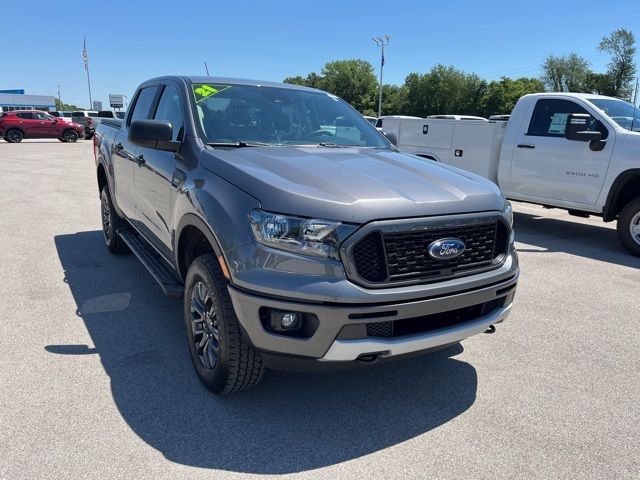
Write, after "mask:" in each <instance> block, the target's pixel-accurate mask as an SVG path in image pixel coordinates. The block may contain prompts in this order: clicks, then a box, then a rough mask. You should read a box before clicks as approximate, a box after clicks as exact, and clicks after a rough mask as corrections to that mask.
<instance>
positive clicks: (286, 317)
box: [280, 312, 300, 328]
mask: <svg viewBox="0 0 640 480" xmlns="http://www.w3.org/2000/svg"><path fill="white" fill-rule="evenodd" d="M299 321H300V314H298V313H293V312H288V313H283V314H282V317H280V325H282V328H296V327H297V326H298V323H299Z"/></svg>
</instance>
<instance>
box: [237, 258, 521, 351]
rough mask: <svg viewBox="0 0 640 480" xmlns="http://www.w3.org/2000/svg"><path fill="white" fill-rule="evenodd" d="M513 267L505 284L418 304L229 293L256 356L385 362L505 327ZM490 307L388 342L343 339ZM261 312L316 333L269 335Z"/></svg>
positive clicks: (488, 279)
mask: <svg viewBox="0 0 640 480" xmlns="http://www.w3.org/2000/svg"><path fill="white" fill-rule="evenodd" d="M513 263H514V265H513V266H512V267H511V268H510V269H509V270H510V272H509V276H508V277H506V278H505V277H504V276H502V277H501V276H497V277H496V276H491V275H485V276H484V277H485V278H484V280H485V281H484V285H483V286H479V287H478V286H474V287H473V288H471V289H461V290H460V289H459V290H457V291H455V290H454V289H453V290H449V292H447V293H442V292H440V293H438V294H435V295H434V294H433V292H431V294H430V295H428V296H427V294H426V295H425V296H423V297H422V298H411V299H408V300H404V301H393V302H385V303H369V304H366V303H362V302H353V303H351V302H350V303H334V302H310V301H299V300H296V299H292V298H281V297H273V296H269V295H265V294H264V293H256V292H251V291H247V290H245V289H240V288H237V287H234V286H230V287H229V293H230V295H231V300H232V302H233V306H234V308H235V311H236V314H237V316H238V319H239V322H240V324H241V326H242V329H243V331H244V333H245V335H246V337H247V338H248V339H249V341H250V342H251V343H252V344H253V345H254V347H255V348H257V349H258V350H261V351H264V352H268V353H270V354H276V355H280V356H282V355H285V356H293V357H300V358H301V359H302V358H306V359H314V360H316V361H318V362H327V363H339V362H351V361H354V360H357V359H358V358H359V357H361V356H363V355H367V354H374V353H375V354H376V355H377V356H380V357H383V358H385V357H392V356H396V355H404V354H408V353H413V352H418V351H422V350H430V349H433V348H437V347H439V346H443V345H447V344H450V343H455V342H458V341H460V340H463V339H464V338H467V337H469V336H471V335H475V334H477V333H480V332H482V331H484V330H486V329H487V328H488V326H489V325H491V324H493V323H498V322H501V321H503V320H504V319H505V318H506V317H507V316H508V315H509V312H510V310H511V304H512V301H513V296H514V294H515V290H516V285H517V281H518V275H519V270H518V267H517V260H515V259H514V260H513ZM501 300H503V301H501ZM493 301H497V303H496V304H497V305H498V304H499V306H497V307H496V308H494V309H492V310H491V311H487V312H485V311H484V310H482V314H480V315H478V316H476V317H474V318H469V319H468V321H464V322H462V323H457V324H455V325H452V326H447V327H444V328H440V329H436V330H430V331H427V332H424V333H417V334H413V335H405V336H397V337H392V338H379V337H368V336H367V335H366V334H365V335H364V338H362V336H360V337H358V338H352V337H353V335H351V336H350V335H345V332H347V331H353V329H354V328H355V329H356V330H358V331H359V332H362V331H363V329H362V325H366V324H373V323H378V322H395V321H398V320H405V319H414V318H420V317H424V316H428V315H435V314H440V313H442V314H444V313H446V312H451V311H453V310H458V309H464V308H466V307H474V306H478V305H481V304H485V303H487V304H488V303H489V302H493ZM261 308H271V309H277V310H286V311H296V312H303V313H305V314H311V315H314V316H315V317H317V319H318V324H317V329H316V330H315V332H314V333H313V335H311V336H310V337H309V338H295V337H290V336H285V335H283V334H280V333H272V332H270V331H268V330H267V329H265V327H264V326H263V323H262V322H261V321H260V309H261ZM353 326H355V327H353ZM345 327H347V328H346V329H345ZM343 329H344V330H343ZM356 337H357V335H356Z"/></svg>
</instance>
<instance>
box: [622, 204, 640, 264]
mask: <svg viewBox="0 0 640 480" xmlns="http://www.w3.org/2000/svg"><path fill="white" fill-rule="evenodd" d="M618 237H619V238H620V242H621V243H622V245H623V246H624V248H626V249H627V250H628V251H629V253H631V254H632V255H634V256H636V257H640V198H636V199H635V200H633V201H632V202H630V203H629V204H628V205H627V206H626V207H624V208H623V209H622V212H620V217H618Z"/></svg>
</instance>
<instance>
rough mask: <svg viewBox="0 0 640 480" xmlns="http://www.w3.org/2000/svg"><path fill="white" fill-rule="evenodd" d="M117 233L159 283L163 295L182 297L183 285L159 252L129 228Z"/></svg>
mask: <svg viewBox="0 0 640 480" xmlns="http://www.w3.org/2000/svg"><path fill="white" fill-rule="evenodd" d="M118 235H119V236H120V238H121V239H122V241H123V242H124V243H126V244H127V246H128V247H129V248H130V249H131V251H132V252H133V254H134V255H135V256H136V257H138V260H140V262H142V265H144V267H145V268H146V269H147V270H148V271H149V273H150V274H151V276H152V277H153V278H154V279H155V280H156V282H158V284H160V288H162V291H163V292H164V294H165V295H167V296H168V297H173V298H182V296H183V295H184V285H183V284H182V282H180V281H179V280H178V279H177V278H176V276H175V275H174V274H173V272H172V271H171V269H169V267H168V266H167V264H166V263H165V262H164V260H163V259H162V257H161V256H160V254H159V253H158V252H156V251H155V250H154V249H153V247H152V246H151V245H149V244H148V243H147V241H146V240H144V239H143V238H141V237H140V235H138V233H137V232H135V231H134V230H133V229H131V228H125V229H123V230H118Z"/></svg>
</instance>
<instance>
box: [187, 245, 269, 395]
mask: <svg viewBox="0 0 640 480" xmlns="http://www.w3.org/2000/svg"><path fill="white" fill-rule="evenodd" d="M184 319H185V327H186V330H187V339H188V342H189V352H190V353H191V360H192V361H193V366H194V367H195V369H196V373H197V374H198V378H199V379H200V381H201V382H202V383H203V384H204V386H205V387H207V388H208V389H209V390H211V391H212V392H213V393H216V394H222V395H226V394H229V393H234V392H239V391H242V390H246V389H247V388H250V387H252V386H254V385H255V384H257V383H258V382H259V381H260V380H261V379H262V376H263V374H264V366H263V365H262V358H261V356H260V353H259V352H257V351H256V350H255V349H254V348H253V347H252V346H251V345H250V344H249V343H248V342H247V341H246V340H245V339H244V338H243V336H242V332H241V330H240V325H239V323H238V318H237V317H236V314H235V311H234V309H233V304H232V303H231V298H230V297H229V292H228V290H227V280H226V279H225V277H224V275H223V274H222V270H221V269H220V265H219V264H218V260H217V259H216V257H215V256H214V255H210V254H207V255H202V256H200V257H198V258H196V259H195V260H194V261H193V263H192V264H191V266H190V267H189V271H188V272H187V278H186V281H185V293H184Z"/></svg>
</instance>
